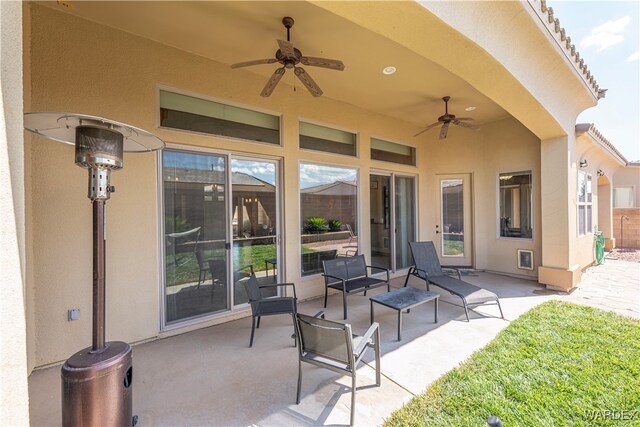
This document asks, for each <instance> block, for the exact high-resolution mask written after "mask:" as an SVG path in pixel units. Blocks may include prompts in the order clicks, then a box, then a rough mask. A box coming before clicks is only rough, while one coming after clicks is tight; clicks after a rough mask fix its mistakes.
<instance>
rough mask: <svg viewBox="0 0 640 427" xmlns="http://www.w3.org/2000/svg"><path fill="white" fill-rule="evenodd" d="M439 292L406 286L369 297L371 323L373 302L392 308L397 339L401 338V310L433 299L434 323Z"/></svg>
mask: <svg viewBox="0 0 640 427" xmlns="http://www.w3.org/2000/svg"><path fill="white" fill-rule="evenodd" d="M439 297H440V294H439V293H437V292H430V291H423V290H422V289H417V288H412V287H406V288H400V289H394V290H392V291H391V292H385V293H383V294H379V295H376V296H373V297H371V298H369V301H370V304H371V323H373V322H374V315H373V303H374V302H375V303H378V304H380V305H383V306H385V307H388V308H392V309H394V310H396V311H397V312H398V341H401V340H402V311H403V310H406V311H407V313H409V312H410V310H411V309H412V308H414V307H417V306H419V305H421V304H424V303H426V302H429V301H431V300H433V301H434V323H438V298H439Z"/></svg>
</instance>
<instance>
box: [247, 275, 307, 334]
mask: <svg viewBox="0 0 640 427" xmlns="http://www.w3.org/2000/svg"><path fill="white" fill-rule="evenodd" d="M282 286H291V287H292V288H293V297H280V296H275V297H266V298H265V297H263V296H262V293H261V291H260V290H261V289H265V288H277V287H282ZM244 287H245V290H246V291H247V296H248V298H249V304H250V305H251V339H250V340H249V347H253V336H254V333H255V330H256V328H260V319H261V318H262V316H273V315H276V314H289V315H291V316H292V318H293V320H294V323H295V317H294V316H295V314H296V301H297V298H296V287H295V285H294V284H293V283H276V284H273V283H271V284H267V285H260V284H259V283H258V279H257V278H256V275H255V274H254V273H251V276H249V279H248V280H245V281H244ZM256 318H257V319H258V322H257V325H256ZM294 329H295V327H294ZM293 338H294V339H295V336H294V337H293ZM294 344H295V341H294Z"/></svg>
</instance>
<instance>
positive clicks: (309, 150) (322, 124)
mask: <svg viewBox="0 0 640 427" xmlns="http://www.w3.org/2000/svg"><path fill="white" fill-rule="evenodd" d="M300 123H307V124H310V125H313V126H320V127H324V128H327V129H332V130H337V131H340V132H346V133H350V134H353V135H354V136H355V142H354V143H355V154H354V155H353V156H352V155H350V154H341V153H334V152H333V151H322V150H314V149H312V148H303V147H301V146H300ZM297 148H298V150H300V152H303V153H316V154H318V153H320V154H322V155H328V156H338V157H340V158H342V159H360V154H361V153H360V132H358V131H357V130H355V129H349V128H346V127H342V126H337V125H335V124H333V123H325V122H321V121H317V120H313V119H307V118H304V117H298V145H297ZM301 161H302V162H304V160H301ZM318 164H321V163H318ZM328 165H330V164H329V163H327V166H328ZM299 170H300V169H299V168H298V171H299Z"/></svg>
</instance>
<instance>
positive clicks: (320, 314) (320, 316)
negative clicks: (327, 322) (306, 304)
mask: <svg viewBox="0 0 640 427" xmlns="http://www.w3.org/2000/svg"><path fill="white" fill-rule="evenodd" d="M313 317H319V318H321V319H324V310H320V311H319V312H317V313H316V314H314V315H313Z"/></svg>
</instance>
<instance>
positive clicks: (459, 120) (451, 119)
mask: <svg viewBox="0 0 640 427" xmlns="http://www.w3.org/2000/svg"><path fill="white" fill-rule="evenodd" d="M450 99H451V97H450V96H445V97H444V98H442V100H443V101H444V115H442V116H440V117H438V121H437V122H435V123H433V124H430V125H429V126H427V127H426V128H425V129H423V130H421V131H420V132H418V133H417V134H415V135H414V136H418V135H420V134H421V133H423V132H426V131H428V130H429V129H431V128H433V127H436V126H438V125H440V124H441V125H442V128H441V129H440V138H439V139H445V138H446V137H447V132H448V131H449V125H450V124H451V123H453V124H454V125H457V126H462V127H465V128H468V129H473V130H478V129H480V128H479V127H478V126H473V125H470V124H469V123H465V122H464V120H473V118H471V117H456V116H455V115H453V114H449V100H450Z"/></svg>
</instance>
